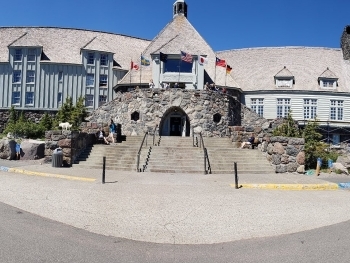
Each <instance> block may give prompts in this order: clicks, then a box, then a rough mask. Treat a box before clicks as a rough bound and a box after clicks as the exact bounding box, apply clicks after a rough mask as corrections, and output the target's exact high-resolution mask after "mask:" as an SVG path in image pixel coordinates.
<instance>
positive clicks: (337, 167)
mask: <svg viewBox="0 0 350 263" xmlns="http://www.w3.org/2000/svg"><path fill="white" fill-rule="evenodd" d="M332 170H333V171H334V172H336V171H341V172H342V173H345V174H349V172H348V170H347V169H346V168H345V167H344V165H342V164H341V163H333V167H332Z"/></svg>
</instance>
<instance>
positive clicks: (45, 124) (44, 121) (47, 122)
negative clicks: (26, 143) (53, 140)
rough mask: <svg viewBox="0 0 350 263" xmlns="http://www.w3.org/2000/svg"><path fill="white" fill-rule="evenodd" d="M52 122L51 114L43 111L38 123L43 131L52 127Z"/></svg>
mask: <svg viewBox="0 0 350 263" xmlns="http://www.w3.org/2000/svg"><path fill="white" fill-rule="evenodd" d="M52 123H53V120H52V118H51V116H50V115H49V114H48V113H47V112H45V114H44V116H43V117H42V118H41V120H40V122H39V125H40V126H41V127H42V128H43V129H44V130H45V131H49V130H51V129H52Z"/></svg>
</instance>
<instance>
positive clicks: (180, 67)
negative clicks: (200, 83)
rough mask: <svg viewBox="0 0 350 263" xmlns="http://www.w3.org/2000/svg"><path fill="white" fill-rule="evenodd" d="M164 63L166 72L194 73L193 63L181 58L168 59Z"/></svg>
mask: <svg viewBox="0 0 350 263" xmlns="http://www.w3.org/2000/svg"><path fill="white" fill-rule="evenodd" d="M163 63H164V66H163V67H164V72H182V73H192V63H188V62H185V61H182V60H181V59H168V60H167V61H166V62H163Z"/></svg>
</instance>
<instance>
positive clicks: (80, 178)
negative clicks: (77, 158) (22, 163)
mask: <svg viewBox="0 0 350 263" xmlns="http://www.w3.org/2000/svg"><path fill="white" fill-rule="evenodd" d="M0 170H1V171H4V172H9V173H19V174H25V175H33V176H42V177H51V178H60V179H66V180H72V181H83V182H95V181H96V179H94V178H86V177H79V176H70V175H61V174H51V173H41V172H33V171H29V170H23V169H18V168H9V167H5V166H0Z"/></svg>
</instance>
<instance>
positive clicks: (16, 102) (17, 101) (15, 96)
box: [12, 91, 21, 104]
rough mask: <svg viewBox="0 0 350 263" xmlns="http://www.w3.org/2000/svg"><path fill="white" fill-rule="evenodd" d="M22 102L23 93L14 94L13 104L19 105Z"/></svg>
mask: <svg viewBox="0 0 350 263" xmlns="http://www.w3.org/2000/svg"><path fill="white" fill-rule="evenodd" d="M20 100H21V93H20V92H19V91H14V92H12V104H19V102H20Z"/></svg>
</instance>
